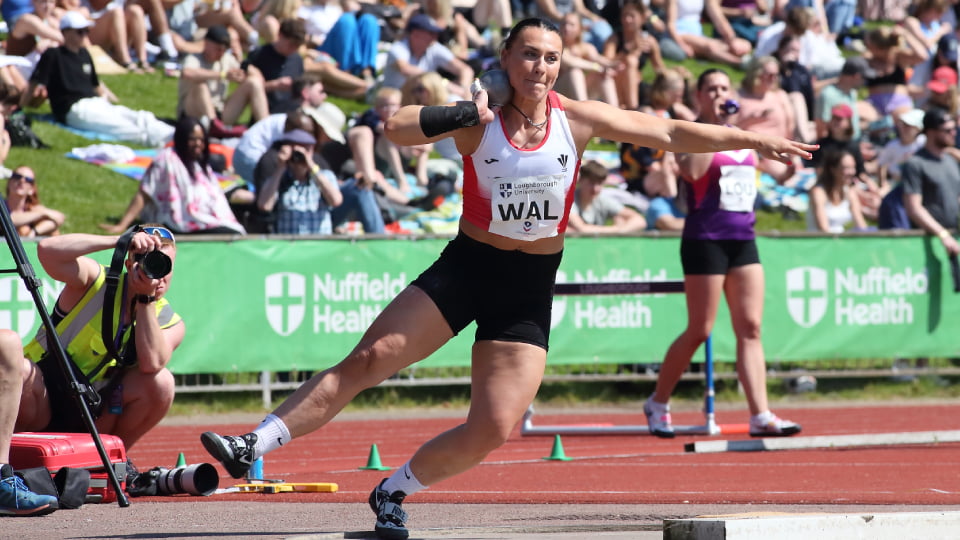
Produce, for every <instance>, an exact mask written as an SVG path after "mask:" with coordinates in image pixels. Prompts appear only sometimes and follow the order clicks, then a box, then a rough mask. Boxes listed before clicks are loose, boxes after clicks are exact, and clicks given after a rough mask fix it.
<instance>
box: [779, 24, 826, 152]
mask: <svg viewBox="0 0 960 540" xmlns="http://www.w3.org/2000/svg"><path fill="white" fill-rule="evenodd" d="M799 56H800V40H799V39H798V38H797V37H795V36H790V35H784V36H783V38H782V39H781V40H780V47H779V48H778V49H777V53H776V54H775V55H774V58H776V59H777V60H779V61H780V88H781V89H782V90H783V91H784V92H786V93H787V97H788V98H789V99H790V105H791V106H792V107H793V116H794V118H795V119H796V122H797V130H796V138H798V139H800V140H801V141H804V142H812V141H815V140H817V132H816V126H815V125H814V123H813V122H812V121H811V120H812V119H813V108H814V88H813V75H812V74H811V73H810V71H809V70H807V68H805V67H804V66H803V64H801V63H800V62H798V61H797V60H798V58H799Z"/></svg>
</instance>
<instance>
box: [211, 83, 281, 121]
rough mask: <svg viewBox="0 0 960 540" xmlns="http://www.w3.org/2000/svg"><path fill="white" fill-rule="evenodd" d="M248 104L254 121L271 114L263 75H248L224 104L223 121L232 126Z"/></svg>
mask: <svg viewBox="0 0 960 540" xmlns="http://www.w3.org/2000/svg"><path fill="white" fill-rule="evenodd" d="M247 105H249V106H250V116H251V117H252V118H253V121H254V122H256V121H257V120H262V119H263V118H266V117H267V116H268V115H269V114H270V109H269V106H268V105H267V94H266V92H265V91H264V89H263V77H262V76H261V75H259V74H257V75H250V76H248V77H247V79H246V80H245V81H243V82H242V83H240V85H239V86H238V87H237V89H236V90H234V91H233V93H232V94H230V96H229V97H228V98H227V101H226V103H224V104H223V123H225V124H227V125H231V126H232V125H234V124H236V123H237V120H238V119H239V118H240V115H241V114H242V113H243V110H244V109H245V108H246V107H247Z"/></svg>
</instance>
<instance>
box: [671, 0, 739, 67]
mask: <svg viewBox="0 0 960 540" xmlns="http://www.w3.org/2000/svg"><path fill="white" fill-rule="evenodd" d="M704 14H706V17H707V18H708V19H709V20H710V22H712V23H713V30H714V32H715V33H716V35H718V36H719V38H712V37H708V36H706V35H705V34H704V33H703V25H702V24H701V18H702V17H703V15H704ZM666 20H667V28H668V29H669V32H670V37H671V38H672V39H673V40H674V41H675V42H677V44H678V45H680V48H681V49H683V52H684V54H685V55H686V56H687V58H700V59H703V60H711V61H713V62H720V63H722V64H727V65H729V66H732V67H735V68H740V66H741V65H742V64H743V60H744V56H746V55H748V54H750V51H751V49H752V48H753V47H752V46H751V45H750V42H749V41H747V40H745V39H743V38H740V37H737V36H736V35H735V34H734V33H733V28H732V27H731V26H730V22H729V21H728V20H727V18H726V17H725V16H724V14H723V11H722V10H721V8H720V0H692V1H688V2H669V1H668V2H667V17H666Z"/></svg>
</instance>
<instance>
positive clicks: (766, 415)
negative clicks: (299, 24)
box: [750, 410, 776, 426]
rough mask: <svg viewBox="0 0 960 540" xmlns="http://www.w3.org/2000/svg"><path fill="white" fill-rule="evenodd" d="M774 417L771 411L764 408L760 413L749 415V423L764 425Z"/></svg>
mask: <svg viewBox="0 0 960 540" xmlns="http://www.w3.org/2000/svg"><path fill="white" fill-rule="evenodd" d="M774 418H776V416H774V414H773V413H772V412H770V411H769V410H766V411H763V412H762V413H760V414H755V415H753V416H751V417H750V423H751V424H756V425H758V426H760V425H766V424H768V423H770V422H772V421H773V419H774Z"/></svg>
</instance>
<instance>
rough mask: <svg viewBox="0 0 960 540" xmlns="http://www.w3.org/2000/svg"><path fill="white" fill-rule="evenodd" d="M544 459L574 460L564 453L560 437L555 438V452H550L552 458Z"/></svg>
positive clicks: (555, 436)
mask: <svg viewBox="0 0 960 540" xmlns="http://www.w3.org/2000/svg"><path fill="white" fill-rule="evenodd" d="M543 459H548V460H551V461H570V460H572V459H573V458H568V457H567V456H566V455H565V454H564V453H563V443H562V442H560V435H559V434H557V435H554V436H553V450H551V451H550V456H549V457H545V458H543Z"/></svg>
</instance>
